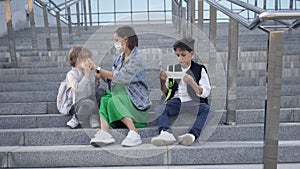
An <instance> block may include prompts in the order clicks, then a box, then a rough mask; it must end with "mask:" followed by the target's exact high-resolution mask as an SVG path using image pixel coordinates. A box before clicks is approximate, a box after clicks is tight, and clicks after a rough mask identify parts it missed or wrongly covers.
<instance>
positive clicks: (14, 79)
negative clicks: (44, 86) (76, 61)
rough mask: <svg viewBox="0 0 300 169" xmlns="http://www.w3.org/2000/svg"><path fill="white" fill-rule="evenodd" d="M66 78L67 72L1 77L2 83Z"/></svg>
mask: <svg viewBox="0 0 300 169" xmlns="http://www.w3.org/2000/svg"><path fill="white" fill-rule="evenodd" d="M65 78H66V73H54V74H53V73H51V72H49V73H48V74H40V75H39V74H26V75H6V76H1V77H0V83H19V82H61V81H62V80H63V79H65Z"/></svg>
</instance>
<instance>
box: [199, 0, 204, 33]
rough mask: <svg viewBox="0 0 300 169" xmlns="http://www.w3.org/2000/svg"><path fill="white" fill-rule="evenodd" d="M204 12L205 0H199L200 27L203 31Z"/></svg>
mask: <svg viewBox="0 0 300 169" xmlns="http://www.w3.org/2000/svg"><path fill="white" fill-rule="evenodd" d="M203 13H204V8H203V0H198V28H199V29H200V30H201V31H203V30H204V29H203V18H204V17H203Z"/></svg>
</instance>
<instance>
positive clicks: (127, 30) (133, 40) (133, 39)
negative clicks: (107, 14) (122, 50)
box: [115, 26, 139, 50]
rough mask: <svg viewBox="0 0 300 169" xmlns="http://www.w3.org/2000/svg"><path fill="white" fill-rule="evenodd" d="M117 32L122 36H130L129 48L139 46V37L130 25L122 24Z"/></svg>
mask: <svg viewBox="0 0 300 169" xmlns="http://www.w3.org/2000/svg"><path fill="white" fill-rule="evenodd" d="M115 33H116V34H117V35H118V36H120V37H121V38H124V37H127V38H128V44H127V46H128V48H129V49H130V50H132V49H133V48H134V47H138V46H139V39H138V37H137V35H136V33H135V31H134V29H133V28H132V27H130V26H121V27H119V28H118V29H117V30H116V31H115Z"/></svg>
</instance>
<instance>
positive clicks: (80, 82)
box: [66, 67, 95, 103]
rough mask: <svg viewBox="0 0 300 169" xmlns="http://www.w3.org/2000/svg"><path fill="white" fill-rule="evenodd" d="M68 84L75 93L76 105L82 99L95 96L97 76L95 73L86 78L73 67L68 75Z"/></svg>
mask: <svg viewBox="0 0 300 169" xmlns="http://www.w3.org/2000/svg"><path fill="white" fill-rule="evenodd" d="M66 83H67V86H68V87H71V90H72V92H73V93H74V95H73V96H75V103H76V102H78V101H79V100H80V99H83V98H86V97H88V96H94V95H95V76H94V74H93V73H91V74H90V77H89V78H86V77H84V72H83V71H82V70H80V69H79V68H76V67H72V69H71V70H70V71H69V72H68V73H67V77H66Z"/></svg>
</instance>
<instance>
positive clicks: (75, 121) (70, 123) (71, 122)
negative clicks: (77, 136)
mask: <svg viewBox="0 0 300 169" xmlns="http://www.w3.org/2000/svg"><path fill="white" fill-rule="evenodd" d="M78 125H79V121H78V119H77V118H76V116H75V114H74V115H73V117H72V118H71V120H69V121H68V122H67V126H69V127H70V128H72V129H74V128H76V127H77V126H78Z"/></svg>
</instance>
